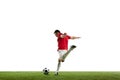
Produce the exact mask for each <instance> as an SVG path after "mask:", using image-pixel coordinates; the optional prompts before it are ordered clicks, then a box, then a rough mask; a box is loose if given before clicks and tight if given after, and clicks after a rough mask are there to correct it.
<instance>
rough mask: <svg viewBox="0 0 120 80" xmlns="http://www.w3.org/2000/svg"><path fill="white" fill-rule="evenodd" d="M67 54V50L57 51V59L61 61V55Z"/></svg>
mask: <svg viewBox="0 0 120 80" xmlns="http://www.w3.org/2000/svg"><path fill="white" fill-rule="evenodd" d="M66 52H67V50H58V54H59V59H63V55H64V54H65V53H66Z"/></svg>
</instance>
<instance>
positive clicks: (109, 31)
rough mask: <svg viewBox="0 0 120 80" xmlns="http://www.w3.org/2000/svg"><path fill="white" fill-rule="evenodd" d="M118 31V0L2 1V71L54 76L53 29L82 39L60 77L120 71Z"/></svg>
mask: <svg viewBox="0 0 120 80" xmlns="http://www.w3.org/2000/svg"><path fill="white" fill-rule="evenodd" d="M119 27H120V1H119V0H0V71H41V70H42V69H43V68H44V67H47V68H49V69H50V70H52V71H55V70H56V66H57V58H58V53H57V40H56V39H57V38H56V37H55V36H54V34H53V32H54V30H55V29H59V30H60V31H61V32H63V33H64V32H66V33H67V34H69V35H71V36H80V37H82V38H81V39H78V40H70V41H69V46H70V45H72V44H75V45H76V46H77V48H76V49H75V50H74V51H72V52H71V53H70V55H69V56H68V57H67V59H66V61H65V62H64V63H63V64H62V65H61V69H60V70H61V71H120V28H119Z"/></svg>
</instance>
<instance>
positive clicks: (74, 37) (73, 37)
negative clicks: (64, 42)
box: [71, 36, 81, 39]
mask: <svg viewBox="0 0 120 80" xmlns="http://www.w3.org/2000/svg"><path fill="white" fill-rule="evenodd" d="M79 38H81V37H76V36H71V39H79Z"/></svg>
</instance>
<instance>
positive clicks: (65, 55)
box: [63, 45, 76, 60]
mask: <svg viewBox="0 0 120 80" xmlns="http://www.w3.org/2000/svg"><path fill="white" fill-rule="evenodd" d="M75 48H76V46H75V45H72V46H71V47H70V49H69V50H68V51H67V52H66V53H65V54H64V55H63V60H65V58H66V57H67V56H68V54H69V53H70V52H71V51H72V50H73V49H75Z"/></svg>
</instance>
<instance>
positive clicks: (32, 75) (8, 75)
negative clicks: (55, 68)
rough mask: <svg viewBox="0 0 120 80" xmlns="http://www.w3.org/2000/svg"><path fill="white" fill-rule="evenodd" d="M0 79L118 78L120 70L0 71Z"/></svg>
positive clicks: (91, 79) (98, 79) (74, 79)
mask: <svg viewBox="0 0 120 80" xmlns="http://www.w3.org/2000/svg"><path fill="white" fill-rule="evenodd" d="M0 80H120V72H60V73H59V75H58V76H55V75H54V72H50V74H49V75H44V74H42V72H34V71H33V72H32V71H31V72H30V71H29V72H0Z"/></svg>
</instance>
